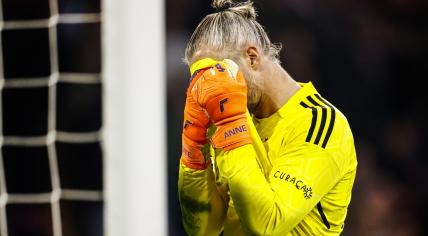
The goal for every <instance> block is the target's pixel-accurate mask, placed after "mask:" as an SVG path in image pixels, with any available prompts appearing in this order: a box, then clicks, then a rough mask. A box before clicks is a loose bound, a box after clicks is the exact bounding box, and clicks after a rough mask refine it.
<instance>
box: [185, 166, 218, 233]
mask: <svg viewBox="0 0 428 236" xmlns="http://www.w3.org/2000/svg"><path fill="white" fill-rule="evenodd" d="M178 181H179V182H178V193H179V199H180V205H181V211H182V216H183V224H184V228H185V230H186V232H187V234H188V235H219V234H220V233H221V232H222V230H223V222H224V219H225V217H226V199H225V197H222V196H221V195H220V193H219V191H218V190H217V187H216V185H215V179H214V174H213V170H212V166H209V167H208V168H207V169H205V170H193V169H190V168H187V167H186V166H184V165H183V164H182V163H180V170H179V180H178Z"/></svg>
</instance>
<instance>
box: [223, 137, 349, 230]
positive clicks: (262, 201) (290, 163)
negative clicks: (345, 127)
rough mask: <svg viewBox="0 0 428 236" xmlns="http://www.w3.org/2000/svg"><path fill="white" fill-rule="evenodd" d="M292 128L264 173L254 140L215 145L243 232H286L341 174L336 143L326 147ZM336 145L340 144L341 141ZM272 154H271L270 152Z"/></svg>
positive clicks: (300, 219)
mask: <svg viewBox="0 0 428 236" xmlns="http://www.w3.org/2000/svg"><path fill="white" fill-rule="evenodd" d="M305 137H306V130H303V132H300V133H296V134H295V135H293V138H292V139H290V140H288V141H284V140H282V142H287V143H286V144H283V145H286V148H283V149H281V151H280V152H279V153H277V155H278V157H274V158H273V159H275V160H276V161H275V162H274V163H273V167H272V169H271V171H270V173H269V176H268V177H267V178H266V177H265V175H264V174H263V172H262V170H261V168H260V166H259V164H258V161H257V159H258V156H257V152H256V151H255V148H254V146H253V145H251V144H249V145H245V146H242V147H239V148H237V149H234V150H231V151H228V152H223V151H222V150H216V165H217V166H218V169H219V175H220V176H221V179H222V180H223V181H224V182H227V184H228V186H229V191H230V196H231V198H232V200H233V202H234V205H235V208H236V212H237V214H238V216H239V218H240V221H241V223H242V225H243V228H244V230H245V231H246V233H247V234H256V235H286V234H287V233H288V232H290V231H291V230H292V229H293V228H294V227H295V226H296V225H297V224H298V223H300V222H301V221H302V219H303V218H304V217H305V216H306V215H307V214H308V213H309V212H311V211H312V210H313V209H314V207H316V205H317V204H318V203H319V202H320V199H321V198H322V197H323V196H324V195H325V194H326V193H327V192H328V191H330V190H331V189H332V188H333V187H334V185H335V184H336V183H337V182H338V180H339V179H340V178H341V176H342V175H343V171H342V170H341V168H339V165H338V163H337V158H336V157H337V156H339V155H343V154H344V153H341V151H339V150H340V147H338V146H337V147H334V148H330V149H324V148H321V147H319V146H316V145H313V144H310V143H307V142H305ZM339 146H340V145H339ZM271 158H272V157H271Z"/></svg>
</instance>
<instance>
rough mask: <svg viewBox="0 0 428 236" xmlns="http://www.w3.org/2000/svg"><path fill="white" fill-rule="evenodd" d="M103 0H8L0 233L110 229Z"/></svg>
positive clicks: (1, 68)
mask: <svg viewBox="0 0 428 236" xmlns="http://www.w3.org/2000/svg"><path fill="white" fill-rule="evenodd" d="M100 6H101V3H100V1H99V0H98V1H97V0H91V1H86V0H73V1H72V0H59V1H57V0H37V1H36V0H32V1H17V0H2V1H1V2H0V14H1V16H0V20H1V22H0V31H1V43H0V59H1V61H0V93H1V96H0V100H1V102H0V104H1V109H0V111H1V116H0V117H1V123H0V124H1V136H0V143H1V158H0V235H2V236H14V235H17V236H18V235H43V236H45V235H46V236H49V235H52V236H61V235H62V236H67V235H70V236H71V235H103V178H102V176H103V168H102V167H103V152H102V148H101V143H102V136H101V132H100V130H101V127H102V124H101V123H102V118H101V117H102V101H101V97H102V96H101V95H102V87H101V81H102V79H101V30H100V28H101V14H100V12H101V7H100Z"/></svg>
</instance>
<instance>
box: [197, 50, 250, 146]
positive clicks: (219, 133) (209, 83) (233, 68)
mask: <svg viewBox="0 0 428 236" xmlns="http://www.w3.org/2000/svg"><path fill="white" fill-rule="evenodd" d="M204 61H211V62H215V61H214V60H212V59H209V58H206V59H202V60H200V61H198V62H196V63H195V64H204V63H203V62H204ZM191 93H192V95H193V98H194V99H195V100H196V102H197V103H198V104H199V105H200V106H201V107H203V108H204V109H205V110H206V111H207V113H208V114H209V117H210V119H211V120H212V122H213V123H214V124H215V126H216V127H217V130H216V132H215V133H214V135H213V136H212V137H211V142H212V144H213V146H214V147H215V148H222V149H223V150H225V151H229V150H232V149H235V148H238V147H240V146H243V145H245V144H249V143H252V141H251V136H250V126H249V124H248V121H247V118H246V114H245V112H246V110H247V86H246V83H245V80H244V77H243V75H242V73H241V72H239V71H238V66H237V65H236V64H235V63H234V62H233V61H231V60H228V59H225V60H224V61H218V62H215V64H214V65H213V66H212V67H211V68H209V69H207V70H205V71H203V74H202V76H201V77H200V78H199V79H198V80H197V81H196V82H195V84H194V86H193V89H192V90H191Z"/></svg>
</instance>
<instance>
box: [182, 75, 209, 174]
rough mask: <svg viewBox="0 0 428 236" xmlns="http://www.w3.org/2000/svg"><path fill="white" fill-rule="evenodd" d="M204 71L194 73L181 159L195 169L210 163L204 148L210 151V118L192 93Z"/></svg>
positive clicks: (187, 107)
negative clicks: (208, 138)
mask: <svg viewBox="0 0 428 236" xmlns="http://www.w3.org/2000/svg"><path fill="white" fill-rule="evenodd" d="M204 71H205V70H198V71H195V72H194V73H193V74H192V77H191V79H190V84H189V87H188V88H187V92H186V95H187V97H186V105H185V108H184V122H183V133H182V154H181V161H182V163H183V164H184V165H185V166H187V167H189V168H191V169H195V170H201V169H205V168H206V167H207V166H208V165H209V163H210V159H209V158H205V156H206V155H205V154H204V150H207V152H209V146H208V144H207V138H206V132H207V126H208V125H209V123H210V120H209V118H208V116H207V115H206V114H205V112H204V110H203V109H202V108H201V107H200V106H199V104H198V103H196V102H195V100H194V99H193V96H192V93H191V91H192V89H193V87H194V84H195V83H196V82H197V81H198V79H200V77H201V76H202V74H203V73H204Z"/></svg>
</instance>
